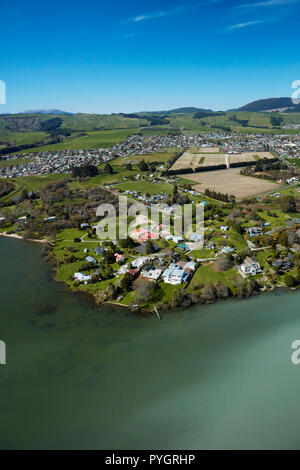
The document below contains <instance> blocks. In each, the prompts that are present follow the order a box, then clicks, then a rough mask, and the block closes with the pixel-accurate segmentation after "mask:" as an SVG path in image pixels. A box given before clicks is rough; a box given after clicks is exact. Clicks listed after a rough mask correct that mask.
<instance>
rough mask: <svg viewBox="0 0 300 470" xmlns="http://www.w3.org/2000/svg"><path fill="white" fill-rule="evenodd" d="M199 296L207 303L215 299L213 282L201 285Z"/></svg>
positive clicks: (215, 293)
mask: <svg viewBox="0 0 300 470" xmlns="http://www.w3.org/2000/svg"><path fill="white" fill-rule="evenodd" d="M201 298H202V300H203V301H204V302H207V303H212V302H214V301H215V300H216V298H217V292H216V289H215V287H214V286H213V284H211V283H208V284H205V286H204V287H203V289H202V291H201Z"/></svg>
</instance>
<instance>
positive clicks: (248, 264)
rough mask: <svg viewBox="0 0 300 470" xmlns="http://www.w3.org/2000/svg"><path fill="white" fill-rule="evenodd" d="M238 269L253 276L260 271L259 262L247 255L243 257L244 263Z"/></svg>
mask: <svg viewBox="0 0 300 470" xmlns="http://www.w3.org/2000/svg"><path fill="white" fill-rule="evenodd" d="M240 271H241V272H242V273H243V274H244V275H246V276H249V275H251V276H254V275H256V274H260V273H261V272H262V270H261V267H260V264H259V263H258V262H257V261H253V259H252V258H249V257H248V256H247V257H246V258H245V260H244V263H243V264H242V265H241V266H240Z"/></svg>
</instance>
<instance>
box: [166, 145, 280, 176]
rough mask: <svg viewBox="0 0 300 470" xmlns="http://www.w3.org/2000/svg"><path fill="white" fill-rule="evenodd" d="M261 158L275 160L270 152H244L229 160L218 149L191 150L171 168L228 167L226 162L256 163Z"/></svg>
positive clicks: (232, 156)
mask: <svg viewBox="0 0 300 470" xmlns="http://www.w3.org/2000/svg"><path fill="white" fill-rule="evenodd" d="M259 158H269V159H271V158H274V156H273V155H272V154H271V153H270V152H244V153H239V154H229V155H228V159H227V158H226V155H225V154H223V153H218V148H217V147H216V148H211V149H207V148H206V149H199V150H198V151H197V152H195V151H193V152H192V151H191V149H190V150H189V151H187V152H185V153H184V154H183V155H182V156H181V157H180V158H179V159H178V160H177V161H176V162H175V163H174V165H173V166H172V167H171V168H170V170H171V171H173V170H182V169H184V168H193V170H194V169H195V168H197V167H199V166H203V167H206V166H212V165H226V162H227V161H228V162H229V163H237V162H250V161H253V162H255V161H256V160H258V159H259Z"/></svg>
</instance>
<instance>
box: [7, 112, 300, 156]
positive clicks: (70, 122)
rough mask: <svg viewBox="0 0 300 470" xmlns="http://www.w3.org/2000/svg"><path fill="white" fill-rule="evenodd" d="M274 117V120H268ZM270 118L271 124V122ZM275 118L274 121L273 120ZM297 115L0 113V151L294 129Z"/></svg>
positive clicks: (299, 114) (233, 113) (296, 130)
mask: <svg viewBox="0 0 300 470" xmlns="http://www.w3.org/2000/svg"><path fill="white" fill-rule="evenodd" d="M274 118H276V119H275V121H274ZM272 119H273V122H272ZM278 119H279V125H275V126H274V122H276V120H277V121H278ZM287 125H288V126H291V125H300V113H268V112H265V113H264V112H249V111H230V112H226V113H225V112H218V113H215V112H210V111H207V112H202V111H201V110H200V111H197V112H194V113H193V112H186V113H182V112H180V113H174V112H172V113H168V114H166V113H145V112H144V113H134V114H126V115H125V114H110V115H100V114H74V115H66V114H64V115H59V116H58V115H54V114H52V115H45V114H26V115H24V114H17V115H7V116H0V155H1V154H5V153H18V152H31V151H43V150H65V149H70V150H72V149H88V148H95V147H96V148H97V147H110V146H112V145H114V144H115V143H117V142H120V141H122V140H124V139H126V137H127V136H128V135H130V134H133V133H139V132H140V133H143V134H156V133H157V134H167V133H169V132H179V129H180V128H181V127H182V128H183V130H184V132H185V133H188V132H191V133H200V132H208V133H209V132H222V131H224V132H228V131H229V132H230V131H233V132H239V133H244V134H245V133H283V132H284V133H291V134H294V133H299V132H300V129H295V128H290V129H286V127H285V126H287Z"/></svg>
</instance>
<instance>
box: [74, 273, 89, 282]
mask: <svg viewBox="0 0 300 470" xmlns="http://www.w3.org/2000/svg"><path fill="white" fill-rule="evenodd" d="M74 279H75V280H76V281H80V282H87V281H90V280H91V279H92V276H91V275H87V274H83V273H75V274H74Z"/></svg>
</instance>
